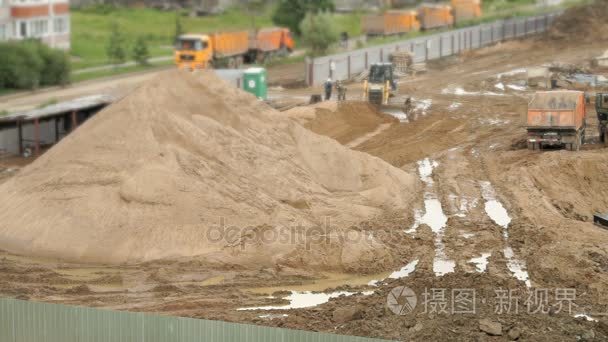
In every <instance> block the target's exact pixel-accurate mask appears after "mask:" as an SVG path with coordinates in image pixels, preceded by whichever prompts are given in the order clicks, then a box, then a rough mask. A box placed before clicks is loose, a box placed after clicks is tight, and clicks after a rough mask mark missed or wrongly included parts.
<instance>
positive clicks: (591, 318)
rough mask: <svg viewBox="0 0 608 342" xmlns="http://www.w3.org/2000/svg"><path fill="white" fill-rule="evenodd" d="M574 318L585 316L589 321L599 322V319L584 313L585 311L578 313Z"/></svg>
mask: <svg viewBox="0 0 608 342" xmlns="http://www.w3.org/2000/svg"><path fill="white" fill-rule="evenodd" d="M574 318H584V319H586V320H587V321H589V322H597V319H595V318H593V317H591V316H589V315H587V314H584V313H579V314H576V315H574Z"/></svg>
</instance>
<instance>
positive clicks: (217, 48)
mask: <svg viewBox="0 0 608 342" xmlns="http://www.w3.org/2000/svg"><path fill="white" fill-rule="evenodd" d="M209 39H210V41H211V46H212V47H213V53H214V54H215V56H216V58H223V57H230V56H236V55H243V54H245V53H247V51H248V50H249V33H248V32H247V31H239V32H222V33H213V34H211V35H209Z"/></svg>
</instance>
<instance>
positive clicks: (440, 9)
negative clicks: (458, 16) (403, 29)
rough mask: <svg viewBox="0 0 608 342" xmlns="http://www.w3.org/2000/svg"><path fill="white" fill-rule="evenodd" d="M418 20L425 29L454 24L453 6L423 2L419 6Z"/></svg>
mask: <svg viewBox="0 0 608 342" xmlns="http://www.w3.org/2000/svg"><path fill="white" fill-rule="evenodd" d="M418 20H420V27H421V28H422V29H423V30H430V29H434V28H439V27H450V26H452V25H454V16H453V15H452V7H451V6H449V5H439V4H422V5H420V7H418Z"/></svg>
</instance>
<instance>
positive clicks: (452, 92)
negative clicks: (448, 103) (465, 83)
mask: <svg viewBox="0 0 608 342" xmlns="http://www.w3.org/2000/svg"><path fill="white" fill-rule="evenodd" d="M441 93H442V94H444V95H457V96H505V94H501V93H495V92H492V91H484V92H475V91H466V90H464V88H461V87H455V88H451V87H448V88H444V89H442V90H441Z"/></svg>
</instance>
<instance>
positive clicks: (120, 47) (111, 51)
mask: <svg viewBox="0 0 608 342" xmlns="http://www.w3.org/2000/svg"><path fill="white" fill-rule="evenodd" d="M106 54H107V55H108V60H109V61H110V63H112V64H114V65H117V64H121V63H124V62H125V61H126V60H127V52H126V50H125V38H124V36H123V34H122V32H121V30H120V27H119V26H118V24H117V23H116V22H114V23H112V27H111V29H110V40H109V41H108V45H107V47H106Z"/></svg>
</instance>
